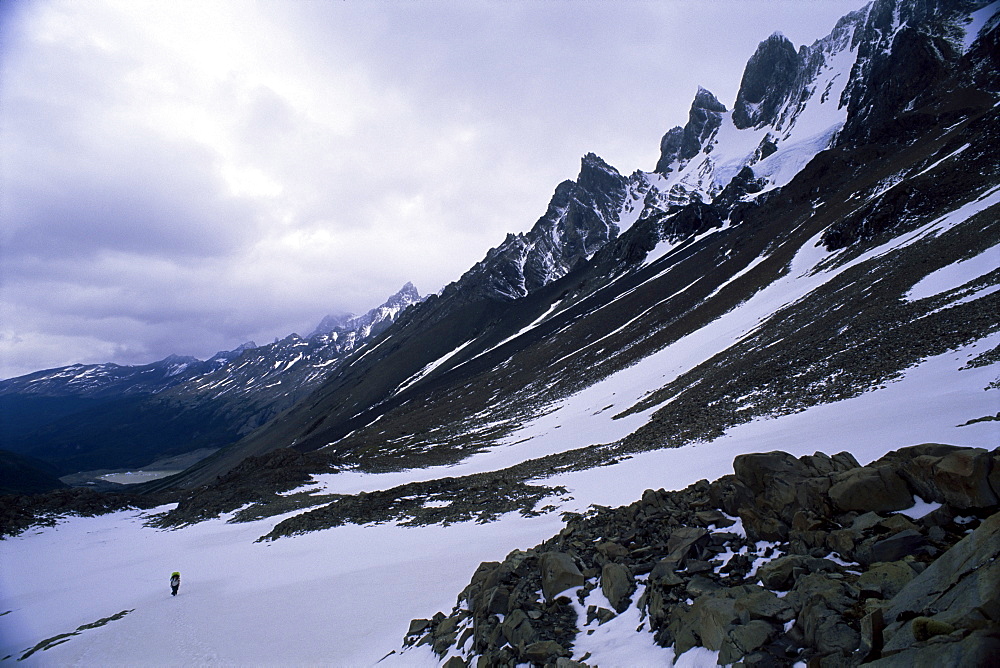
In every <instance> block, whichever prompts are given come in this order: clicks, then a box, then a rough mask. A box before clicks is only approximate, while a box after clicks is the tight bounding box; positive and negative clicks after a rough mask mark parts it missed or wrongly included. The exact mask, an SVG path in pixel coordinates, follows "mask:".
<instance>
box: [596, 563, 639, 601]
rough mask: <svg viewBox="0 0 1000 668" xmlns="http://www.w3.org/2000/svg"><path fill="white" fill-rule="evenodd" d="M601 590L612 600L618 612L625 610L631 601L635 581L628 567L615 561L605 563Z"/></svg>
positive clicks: (602, 570)
mask: <svg viewBox="0 0 1000 668" xmlns="http://www.w3.org/2000/svg"><path fill="white" fill-rule="evenodd" d="M601 591H602V592H603V593H604V595H605V596H606V597H607V599H608V601H610V602H611V605H612V607H613V608H614V609H615V611H616V612H619V613H621V612H624V611H625V610H626V609H627V608H628V606H629V604H630V603H631V596H632V592H634V591H635V581H634V580H633V578H632V573H631V572H629V570H628V568H626V567H625V566H622V565H621V564H617V563H614V562H609V563H606V564H604V568H602V569H601Z"/></svg>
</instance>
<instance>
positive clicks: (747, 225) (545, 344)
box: [172, 0, 1000, 487]
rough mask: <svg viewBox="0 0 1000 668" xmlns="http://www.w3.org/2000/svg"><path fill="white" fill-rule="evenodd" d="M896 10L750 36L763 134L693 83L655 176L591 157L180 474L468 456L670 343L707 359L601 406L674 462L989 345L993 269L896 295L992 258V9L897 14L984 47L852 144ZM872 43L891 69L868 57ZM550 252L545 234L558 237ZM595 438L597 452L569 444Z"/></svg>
mask: <svg viewBox="0 0 1000 668" xmlns="http://www.w3.org/2000/svg"><path fill="white" fill-rule="evenodd" d="M909 4H911V3H907V2H891V1H889V0H879V2H876V3H873V4H872V5H870V6H869V7H867V8H866V9H864V10H861V11H859V12H855V13H852V14H850V15H848V16H847V17H845V18H844V19H842V20H841V21H840V22H839V23H838V24H837V26H836V27H835V28H834V30H833V31H832V32H831V34H830V35H829V36H828V37H826V38H824V39H822V40H819V41H817V42H816V43H815V44H814V45H812V46H810V47H808V48H807V47H803V48H801V49H799V50H798V51H797V52H795V58H794V59H793V58H792V56H791V51H792V50H790V49H789V48H788V45H787V44H786V42H787V40H785V38H783V37H780V36H774V37H772V38H769V39H768V40H766V41H765V42H764V43H762V45H761V47H760V48H759V49H758V55H759V57H757V58H756V59H751V62H750V63H749V64H748V66H747V70H746V73H745V77H744V78H745V79H746V84H747V85H746V90H743V92H742V97H741V96H739V95H738V96H737V99H738V101H739V105H738V106H739V107H740V108H741V109H744V111H745V113H746V114H747V119H750V118H751V117H752V118H753V121H754V122H755V123H757V125H752V126H749V127H745V128H742V129H741V128H738V127H737V126H736V124H735V122H734V121H733V119H732V114H733V112H729V111H721V109H722V108H723V105H721V104H720V103H719V102H718V100H717V99H716V98H715V97H714V96H713V95H711V93H709V92H708V91H704V90H702V91H699V93H698V95H697V96H696V100H695V104H694V105H693V108H692V113H691V116H690V118H689V120H688V124H687V126H685V127H684V128H681V129H680V130H679V131H678V130H676V129H675V130H672V131H670V132H668V133H667V138H666V139H665V140H664V146H665V147H666V150H665V153H664V159H662V160H661V162H660V165H659V166H658V171H657V172H653V173H644V172H636V173H634V174H632V175H631V176H629V177H628V178H623V177H621V175H620V174H619V173H618V172H617V170H614V169H612V168H611V167H609V166H607V165H605V164H604V163H603V161H600V160H599V159H598V158H597V157H596V156H588V157H586V158H585V159H584V161H583V167H582V169H581V173H580V176H579V177H578V179H577V181H575V182H566V183H564V184H562V185H560V187H559V188H557V195H556V196H554V198H553V202H552V205H551V206H550V207H549V210H548V212H547V213H546V215H545V216H543V217H542V218H541V219H540V220H539V222H538V223H537V224H536V226H535V227H534V228H533V229H532V232H531V233H529V234H526V235H519V236H517V235H511V236H510V237H508V240H507V241H505V242H504V244H502V245H501V246H500V247H498V248H497V249H494V250H492V251H490V253H488V254H487V258H486V259H484V261H483V262H481V263H479V264H478V265H476V267H475V268H473V269H472V270H470V272H468V273H467V274H466V275H465V276H463V277H462V279H460V280H459V281H457V282H456V283H453V284H452V285H450V286H448V287H447V288H445V290H444V291H442V293H441V294H439V295H433V296H431V297H430V298H428V299H427V300H426V301H424V302H423V303H422V304H421V305H420V306H419V307H417V308H414V309H410V310H409V311H407V313H406V314H404V315H403V316H402V317H401V318H400V319H399V320H398V321H397V322H396V323H395V324H394V325H393V327H391V328H390V329H389V330H387V331H386V332H384V333H383V334H382V335H381V336H379V337H376V338H374V339H372V341H371V342H370V343H369V345H368V346H367V347H366V349H365V351H363V353H360V354H358V355H357V356H355V357H354V358H352V359H351V360H348V362H347V363H345V364H344V365H343V366H342V367H341V368H340V369H339V371H338V373H337V374H335V375H332V376H331V377H330V378H329V379H328V380H327V381H326V382H325V383H324V384H323V385H321V386H320V387H318V388H317V390H316V391H315V392H314V393H313V394H312V395H311V396H310V397H309V399H308V400H307V401H304V402H302V403H300V404H298V405H296V406H294V407H292V408H291V409H290V410H289V412H288V413H287V414H285V415H283V416H282V417H281V419H279V420H276V421H274V422H272V423H270V424H269V425H268V426H267V427H266V428H264V429H262V430H260V431H257V432H254V433H251V434H249V435H248V436H247V437H246V438H245V439H244V440H243V441H242V442H240V443H238V444H236V445H234V446H233V447H232V448H227V449H226V450H225V451H223V452H221V453H219V454H218V455H217V456H216V457H214V458H212V459H211V460H208V461H206V462H205V463H204V464H203V465H200V466H199V467H198V468H197V469H193V470H191V471H189V472H187V473H186V474H184V475H183V476H181V477H180V478H178V479H176V480H175V481H173V483H172V484H176V485H179V486H183V487H196V486H198V485H202V484H206V483H207V482H210V481H211V480H213V479H215V477H217V476H219V475H221V474H224V473H225V472H226V471H228V470H231V469H232V468H233V467H234V466H236V465H237V464H238V463H239V462H240V461H242V460H243V459H244V458H245V457H247V456H259V455H262V454H264V453H267V452H268V451H271V450H274V449H276V448H281V447H293V448H295V449H297V450H299V451H302V452H307V451H313V450H321V451H323V452H325V453H327V455H328V457H329V458H330V460H331V462H334V464H333V465H349V466H359V467H363V468H366V469H368V470H379V469H380V467H383V466H395V467H401V468H408V467H416V468H419V467H421V466H425V465H427V464H428V463H445V462H449V461H452V462H453V461H460V460H461V459H462V458H464V457H465V456H468V454H469V453H473V452H478V451H481V450H484V449H490V448H493V447H496V446H497V445H499V444H503V443H505V442H506V441H505V439H508V438H515V436H514V435H515V434H516V433H517V432H518V430H519V429H520V428H521V425H523V424H525V423H526V422H530V421H531V420H533V419H535V418H536V417H537V416H538V415H542V414H544V413H545V412H546V411H547V410H551V407H553V406H558V405H559V402H560V401H563V400H565V399H566V398H567V397H571V396H574V394H575V393H578V392H581V391H582V390H583V389H584V388H587V387H594V386H596V384H598V383H600V382H605V381H607V382H610V379H611V378H613V377H614V376H615V374H620V373H624V372H625V370H626V369H628V368H630V367H631V366H633V365H644V364H650V365H651V364H652V363H653V362H652V361H651V360H653V359H654V358H655V356H656V355H658V354H661V352H662V351H666V350H668V349H669V348H670V347H671V346H684V347H691V346H694V347H695V348H696V349H698V350H702V349H703V348H704V349H705V351H706V352H705V353H704V354H705V357H704V358H702V359H699V360H697V361H696V362H695V363H693V364H692V366H691V367H690V368H687V369H686V370H685V371H684V372H683V373H682V374H681V375H680V376H677V377H672V378H671V377H669V376H668V380H665V381H651V382H659V383H661V384H660V385H656V386H650V387H647V388H645V391H644V394H645V395H646V396H647V397H648V398H646V399H638V398H637V399H635V400H634V401H633V402H632V403H631V404H622V403H616V404H614V407H615V411H616V412H615V413H614V414H615V417H616V418H626V417H630V416H633V415H637V414H640V413H644V412H647V411H653V412H652V413H651V417H650V418H649V419H648V421H647V422H646V423H645V424H643V425H641V426H640V427H637V428H636V430H635V431H634V432H632V433H629V434H626V435H619V436H617V437H616V438H621V439H622V440H621V442H620V443H616V445H615V447H616V448H625V449H629V448H639V449H649V448H657V447H676V446H678V445H683V444H684V443H688V442H691V440H698V439H710V438H714V437H716V436H718V435H720V434H722V433H724V432H725V430H726V429H728V428H730V427H732V426H734V425H737V424H741V423H744V422H746V421H748V420H751V419H753V418H755V417H760V416H768V415H772V416H773V415H779V414H784V413H786V412H789V411H796V410H801V409H802V408H804V407H808V406H812V405H816V404H818V403H824V402H828V401H835V400H841V399H844V398H847V397H850V396H855V395H856V394H858V393H862V392H865V391H868V390H869V389H871V388H873V387H877V386H879V384H880V383H885V382H888V381H889V380H891V379H893V378H895V377H898V376H899V374H901V373H903V371H904V370H905V369H907V368H908V367H910V366H912V365H915V364H918V363H919V362H920V361H921V360H922V359H925V358H926V357H927V356H928V355H935V354H940V353H942V352H944V351H945V350H947V349H949V348H950V347H954V346H961V345H967V344H969V343H971V342H973V341H976V340H979V339H981V338H982V337H984V336H988V335H989V334H990V333H991V332H994V331H995V328H996V318H995V308H994V305H993V303H994V301H995V299H996V293H995V291H994V289H993V288H992V287H991V286H992V285H993V284H994V282H995V280H996V276H995V274H992V273H989V272H987V273H984V274H982V275H981V276H976V277H970V278H975V279H976V280H975V281H974V282H971V283H968V284H967V285H964V287H963V286H959V285H954V286H950V288H949V289H954V290H955V292H947V291H945V292H942V293H939V294H937V295H936V296H934V297H933V298H930V294H928V295H927V296H928V299H913V298H911V297H909V295H910V293H911V289H912V288H913V286H915V285H917V284H919V283H920V282H921V281H922V280H925V279H926V278H927V277H928V276H930V275H931V274H932V273H933V272H935V271H943V270H944V267H945V266H947V265H949V264H956V263H958V264H960V263H962V262H963V261H965V260H966V259H968V258H971V257H988V255H989V252H990V249H991V248H992V247H993V245H994V244H995V242H996V234H997V228H996V217H995V215H994V213H993V211H994V210H995V209H994V208H995V206H996V203H997V202H996V198H997V194H996V187H997V185H998V184H1000V164H998V162H997V159H996V156H995V155H994V154H993V152H991V151H990V149H989V148H988V147H989V146H991V145H992V144H993V143H994V142H995V141H996V138H997V113H998V111H997V106H996V101H997V99H998V96H1000V83H998V82H997V81H996V77H995V76H994V75H993V74H992V73H990V70H989V67H987V66H986V63H992V62H994V61H995V59H996V55H995V53H994V52H993V51H991V50H990V49H988V48H987V47H988V45H991V44H993V43H994V42H995V41H996V39H997V33H998V30H997V25H996V23H997V22H996V20H995V19H992V20H985V19H983V20H981V21H978V20H975V18H974V17H973V13H975V12H981V11H987V10H989V9H990V7H992V5H989V6H987V5H985V4H984V3H969V4H962V3H959V4H954V5H953V4H949V3H945V4H943V5H941V6H938V5H937V4H934V3H931V4H934V7H937V9H935V10H934V11H930V12H929V13H928V12H919V11H918V12H916V13H913V14H912V16H913V17H914V18H913V21H917V20H918V19H919V20H920V21H923V23H915V22H914V23H909V24H907V27H906V28H905V30H915V31H916V34H919V35H922V36H923V37H921V39H924V40H930V42H934V41H935V40H938V39H945V38H946V37H947V36H948V35H952V34H953V33H954V31H955V30H956V26H966V25H967V22H968V25H970V26H973V27H974V28H975V29H976V31H977V32H976V34H975V36H973V37H970V36H968V35H967V36H966V37H965V42H963V44H967V45H968V47H967V48H966V50H965V51H964V53H963V55H961V57H959V58H958V59H957V60H956V59H955V58H952V57H951V56H949V55H948V54H944V53H942V54H941V55H940V59H939V67H937V68H936V69H934V70H933V71H934V72H936V74H934V76H933V77H931V78H930V79H928V80H927V81H926V82H925V83H926V88H925V89H922V90H921V91H920V92H919V93H914V94H913V95H914V96H913V97H912V98H911V97H908V95H909V93H908V94H907V95H904V96H903V97H899V96H896V97H892V96H890V98H889V99H893V100H895V102H894V104H895V106H894V107H893V110H894V111H893V116H892V119H891V120H886V121H884V122H882V121H878V123H881V124H873V123H875V120H872V122H871V123H869V124H867V125H866V126H865V127H866V128H867V129H866V130H865V132H867V133H868V134H865V135H861V134H857V133H854V132H853V131H852V132H848V130H847V128H849V127H850V124H851V123H853V122H854V119H855V117H856V114H858V113H861V112H859V111H857V110H856V109H855V108H854V107H853V106H852V104H854V103H853V102H851V100H854V99H856V96H857V95H860V94H861V92H860V91H862V90H865V91H867V90H876V91H877V90H879V89H881V88H883V87H886V86H893V85H895V83H894V82H895V81H896V80H897V79H905V78H906V77H909V76H911V73H909V72H908V71H906V68H907V67H912V66H916V64H914V63H910V62H909V61H908V60H907V56H906V54H907V51H906V47H905V44H907V43H908V42H906V41H905V40H904V39H903V38H900V39H898V40H896V39H890V40H889V41H888V42H885V39H888V38H886V37H885V35H884V34H883V33H882V32H880V30H882V28H880V27H879V26H882V23H881V21H882V19H881V18H879V17H882V16H884V15H886V12H888V13H889V14H891V15H894V16H895V15H897V14H899V12H903V13H904V14H906V15H907V16H910V14H909V13H907V12H911V11H913V10H905V11H904V9H903V8H904V7H906V6H909ZM917 4H919V3H917ZM887 7H888V9H886V8H887ZM994 9H995V8H994ZM890 10H891V11H890ZM921 17H922V18H921ZM893 25H896V24H893ZM882 27H884V26H882ZM971 29H972V28H970V30H971ZM894 30H897V32H899V31H904V32H905V30H904V27H903V26H902V24H899V25H896V28H894ZM963 30H964V28H963ZM873 39H875V40H882V41H879V44H882V45H883V46H884V47H885V48H886V49H887V51H884V52H883V51H878V53H881V54H883V55H882V56H878V58H886V59H888V60H887V61H886V62H891V63H893V66H894V68H895V69H894V70H893V71H892V73H891V75H890V74H889V73H887V72H886V71H885V70H884V68H883V69H879V68H873V67H870V66H868V64H869V63H870V61H871V60H872V59H873V58H875V59H877V58H876V56H875V55H874V54H875V53H876V51H875V50H873V49H874V47H870V46H865V47H864V48H863V45H865V44H868V43H869V42H870V41H871V40H873ZM879 48H880V49H881V48H882V47H879ZM963 48H965V47H964V46H963ZM866 49H867V50H866ZM772 52H773V53H778V54H779V55H777V56H774V55H773V53H772ZM781 54H784V55H781ZM866 54H867V55H866ZM793 61H794V65H795V67H794V68H793V67H792V64H793ZM768 67H771V68H774V70H775V71H774V72H772V73H771V74H768V73H767V72H766V71H765V70H766V69H767V68H768ZM913 76H917V75H916V74H913ZM852 82H853V83H852ZM849 84H850V85H849ZM741 90H742V89H741ZM911 92H912V91H911ZM845 96H846V97H845ZM765 98H767V100H769V101H767V103H766V104H765ZM904 98H905V99H904ZM921 101H926V104H924V105H923V106H919V105H920V103H921ZM753 105H757V106H756V107H755V108H757V112H755V114H756V115H753V114H750V106H753ZM852 109H854V111H852ZM866 109H867V108H866ZM761 110H773V112H772V111H767V113H766V114H765V113H764V111H761ZM746 122H750V121H749V120H747V121H746ZM741 124H743V123H742V122H741ZM873 133H874V134H873ZM865 137H867V139H865ZM765 139H766V140H767V141H764V140H765ZM772 144H773V146H772ZM692 154H693V155H692ZM687 156H691V157H687ZM689 177H690V178H689ZM695 177H697V178H695ZM692 179H693V180H692ZM573 221H577V222H573ZM580 221H584V222H580ZM578 223H579V224H578ZM610 223H614V225H613V226H612V225H610ZM560 230H561V231H562V232H560ZM568 230H577V232H576V233H574V234H568V233H567V234H563V232H567V231H568ZM561 234H562V236H560V235H561ZM553 236H555V237H559V239H560V244H558V245H557V246H555V247H550V246H549V245H548V241H549V240H550V239H552V238H553ZM588 239H589V240H590V241H587V240H588ZM570 240H575V241H574V242H573V243H570ZM558 249H564V250H565V251H566V254H565V255H560V256H559V258H558V261H557V259H554V258H555V256H554V255H553V252H554V251H555V250H558ZM536 251H537V252H538V253H540V254H537V255H533V254H532V253H535V252H536ZM543 251H544V252H543ZM984 254H985V255H984ZM532 258H535V259H532ZM570 262H572V264H570ZM539 266H541V267H547V268H549V269H552V268H555V267H560V269H559V270H558V271H551V272H549V273H546V272H544V271H540V270H538V271H536V270H535V269H532V267H539ZM564 271H565V273H564ZM532 277H534V278H532ZM543 277H544V280H543ZM529 279H530V280H529ZM928 280H929V279H928ZM786 291H790V292H787V293H786ZM768 300H770V301H768ZM755 309H760V310H755ZM751 313H753V315H750V314H751ZM741 314H747V315H746V316H744V315H741ZM744 317H746V318H747V320H746V322H745V323H743V321H742V320H741V319H742V318H744ZM722 322H740V323H743V324H738V325H733V326H735V327H737V328H740V327H742V328H744V329H742V330H741V331H742V334H741V335H740V336H737V337H734V338H732V339H730V338H728V337H722V338H717V337H715V335H710V334H708V333H707V332H711V331H714V329H715V328H719V327H721V324H720V323H722ZM696 340H697V341H699V342H702V343H690V344H689V343H687V342H688V341H692V342H693V341H696ZM704 341H714V342H715V343H712V344H706V343H703V342H704ZM779 343H780V345H778V344H779ZM716 345H717V346H718V347H717V348H716V347H713V346H716ZM709 349H710V350H709ZM663 354H665V353H663ZM700 354H701V353H700ZM751 360H752V361H751ZM661 377H662V376H661ZM619 401H621V400H619ZM445 407H447V408H445ZM598 408H600V407H598ZM975 417H981V416H975ZM587 446H595V447H596V444H593V443H587V442H579V443H577V444H575V445H574V447H579V448H583V447H587ZM566 449H570V448H566Z"/></svg>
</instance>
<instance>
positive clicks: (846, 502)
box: [829, 466, 913, 512]
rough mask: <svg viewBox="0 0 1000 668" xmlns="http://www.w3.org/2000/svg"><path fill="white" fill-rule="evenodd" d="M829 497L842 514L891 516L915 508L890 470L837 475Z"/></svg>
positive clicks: (867, 469) (902, 483)
mask: <svg viewBox="0 0 1000 668" xmlns="http://www.w3.org/2000/svg"><path fill="white" fill-rule="evenodd" d="M829 494H830V499H831V500H832V501H833V503H834V504H835V505H836V506H837V507H838V508H840V509H841V510H857V511H862V512H864V511H874V512H889V511H896V510H905V509H906V508H910V507H911V506H913V494H911V493H910V490H909V488H908V487H907V486H906V482H905V481H904V480H903V479H902V478H901V477H900V476H899V474H897V473H896V471H895V470H893V468H892V467H891V466H880V467H878V468H872V467H869V466H862V467H861V468H856V469H853V470H851V471H847V472H845V473H841V474H838V475H837V477H836V478H835V482H834V484H833V486H832V487H830V492H829Z"/></svg>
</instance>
